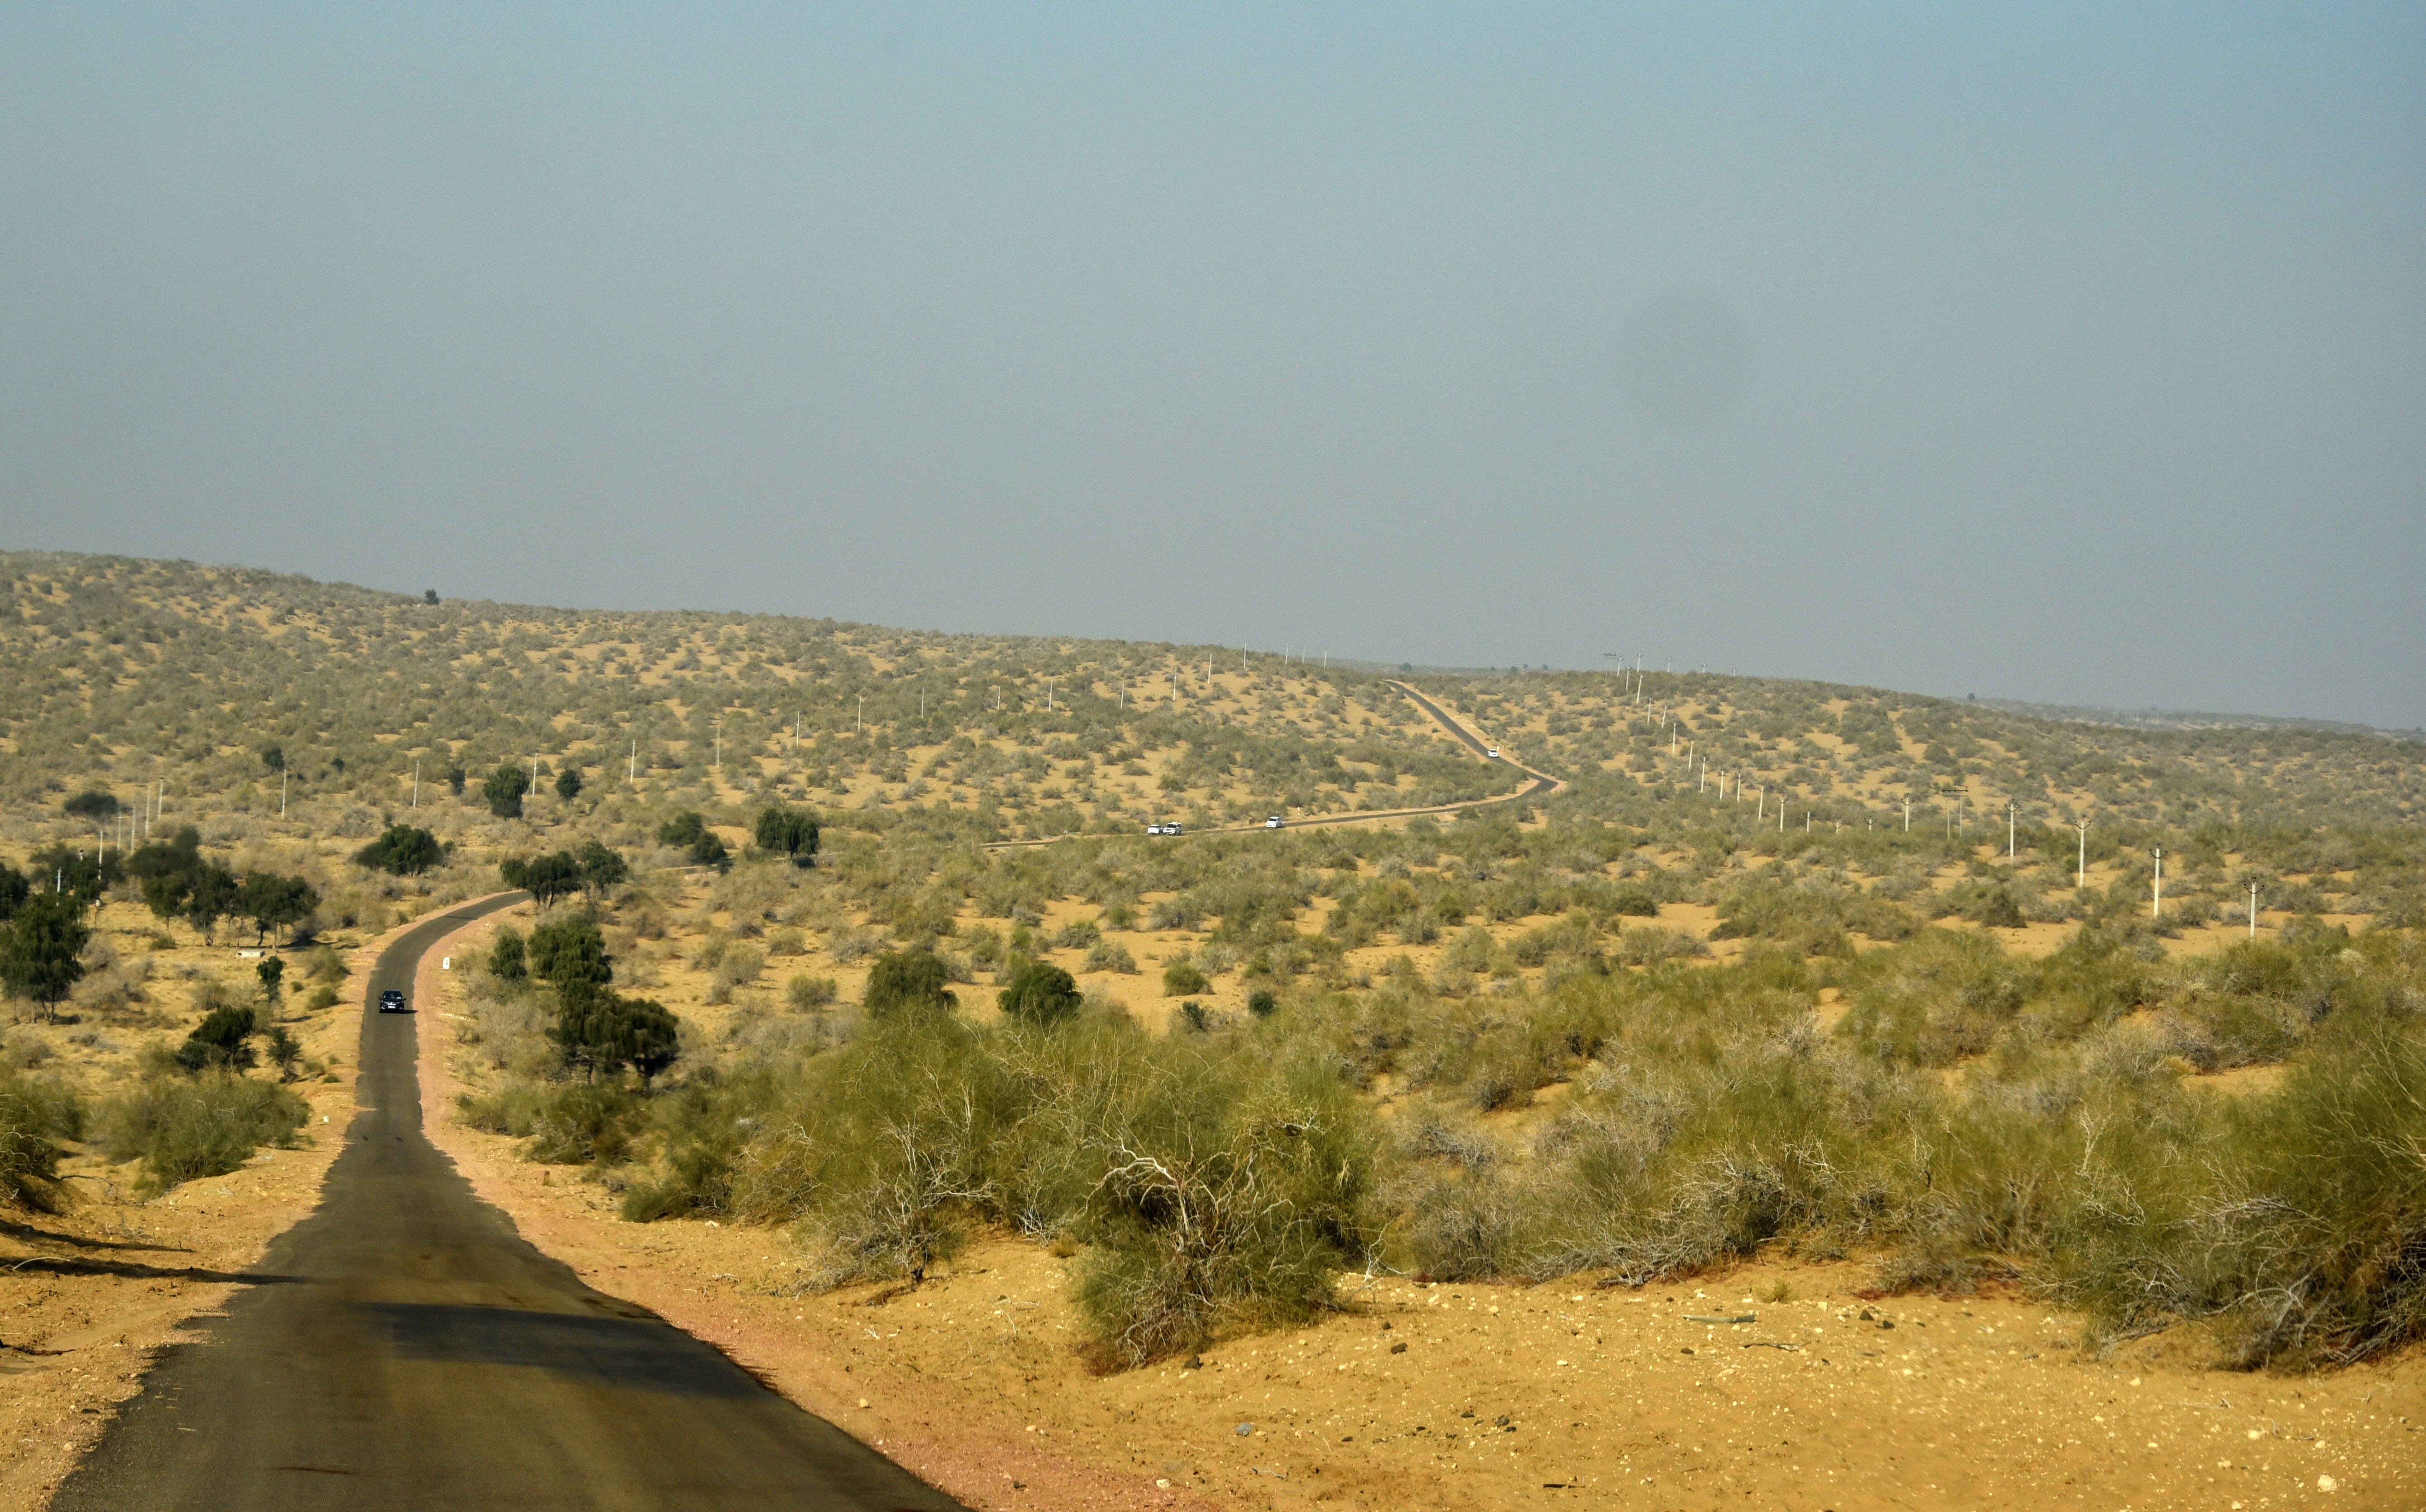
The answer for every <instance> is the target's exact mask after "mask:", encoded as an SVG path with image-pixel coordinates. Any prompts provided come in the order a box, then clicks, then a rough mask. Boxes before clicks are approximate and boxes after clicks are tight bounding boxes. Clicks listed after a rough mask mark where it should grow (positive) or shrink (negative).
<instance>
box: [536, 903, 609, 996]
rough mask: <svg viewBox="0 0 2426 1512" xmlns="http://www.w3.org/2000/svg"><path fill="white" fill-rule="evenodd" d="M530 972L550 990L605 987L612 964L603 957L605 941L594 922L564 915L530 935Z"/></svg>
mask: <svg viewBox="0 0 2426 1512" xmlns="http://www.w3.org/2000/svg"><path fill="white" fill-rule="evenodd" d="M528 954H529V958H530V973H531V974H532V975H533V976H536V977H538V978H539V979H540V980H541V981H542V982H545V983H547V984H548V985H549V986H551V987H555V988H558V989H563V988H568V987H583V986H587V987H602V988H603V987H605V986H606V985H607V982H608V981H610V980H612V979H613V976H614V965H613V963H612V962H610V961H609V960H608V959H607V939H606V937H605V936H604V935H602V934H600V933H599V932H598V920H597V918H596V917H595V916H594V915H591V914H589V913H568V914H565V915H564V916H563V917H561V918H558V919H552V920H550V921H549V922H547V923H546V924H543V925H540V926H539V927H538V928H536V929H534V930H532V931H531V933H530V944H529V947H528Z"/></svg>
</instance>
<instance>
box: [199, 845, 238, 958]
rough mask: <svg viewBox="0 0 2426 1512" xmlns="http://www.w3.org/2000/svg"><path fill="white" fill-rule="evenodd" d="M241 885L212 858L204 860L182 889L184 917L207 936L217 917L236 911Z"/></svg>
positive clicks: (204, 936) (217, 923)
mask: <svg viewBox="0 0 2426 1512" xmlns="http://www.w3.org/2000/svg"><path fill="white" fill-rule="evenodd" d="M243 894H244V889H243V888H242V887H240V886H239V885H237V882H236V879H235V873H234V872H231V871H229V870H228V869H227V868H226V867H224V866H221V865H218V864H217V863H216V862H211V861H205V862H203V863H202V865H200V866H197V867H196V868H195V869H194V872H193V875H192V877H191V878H190V883H189V887H188V889H187V892H186V918H188V919H191V920H192V921H193V922H194V927H195V928H197V929H199V930H201V931H202V938H203V939H204V940H208V939H210V938H211V936H212V934H213V933H214V932H215V931H216V930H217V929H218V925H219V921H220V920H221V919H224V918H227V917H228V916H229V915H230V914H233V913H235V911H236V909H237V908H238V906H239V905H240V904H241V902H242V899H243Z"/></svg>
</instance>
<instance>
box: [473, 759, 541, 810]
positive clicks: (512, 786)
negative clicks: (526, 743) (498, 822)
mask: <svg viewBox="0 0 2426 1512" xmlns="http://www.w3.org/2000/svg"><path fill="white" fill-rule="evenodd" d="M530 782H531V779H530V773H528V772H526V771H525V770H524V769H523V768H521V767H519V766H517V765H515V764H513V763H511V762H507V763H505V764H503V765H501V766H499V767H498V768H497V769H496V770H495V771H493V772H491V773H490V774H489V780H487V781H485V782H483V783H481V784H480V796H481V797H483V798H485V799H487V800H488V804H489V812H491V813H493V814H495V815H496V816H497V817H498V818H500V819H519V818H521V817H522V816H523V795H524V794H526V793H527V792H529V791H530Z"/></svg>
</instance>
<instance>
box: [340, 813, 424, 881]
mask: <svg viewBox="0 0 2426 1512" xmlns="http://www.w3.org/2000/svg"><path fill="white" fill-rule="evenodd" d="M445 859H446V847H445V846H444V845H442V844H439V843H438V837H437V836H436V835H433V834H431V833H430V832H429V830H427V829H420V828H414V827H413V826H412V825H402V824H399V825H390V826H388V828H387V833H385V834H383V835H381V836H380V837H379V838H378V839H377V840H374V841H372V842H371V843H370V844H367V845H364V847H363V848H362V849H360V850H358V851H356V852H354V860H355V861H356V862H358V863H359V864H361V865H364V866H367V867H369V868H371V869H372V870H373V871H379V872H389V873H393V874H394V875H396V876H397V877H415V876H418V875H419V874H421V873H423V872H426V871H428V870H429V868H431V867H433V866H435V865H437V864H438V863H439V862H440V861H445Z"/></svg>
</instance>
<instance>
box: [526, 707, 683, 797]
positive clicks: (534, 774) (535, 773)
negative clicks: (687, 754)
mask: <svg viewBox="0 0 2426 1512" xmlns="http://www.w3.org/2000/svg"><path fill="white" fill-rule="evenodd" d="M716 769H717V771H718V772H719V773H721V772H722V771H723V770H724V721H723V720H721V719H719V720H717V721H716ZM531 780H532V781H533V782H537V781H538V780H539V766H538V764H536V763H534V764H532V766H531Z"/></svg>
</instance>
